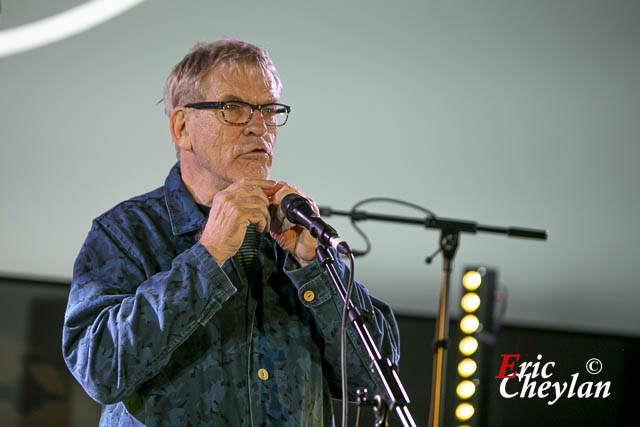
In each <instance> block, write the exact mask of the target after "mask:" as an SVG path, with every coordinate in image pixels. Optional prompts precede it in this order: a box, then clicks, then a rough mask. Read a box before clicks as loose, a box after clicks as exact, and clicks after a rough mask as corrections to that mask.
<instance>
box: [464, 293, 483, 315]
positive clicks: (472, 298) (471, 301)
mask: <svg viewBox="0 0 640 427" xmlns="http://www.w3.org/2000/svg"><path fill="white" fill-rule="evenodd" d="M460 305H461V306H462V309H463V310H464V311H466V312H467V313H473V312H474V311H476V310H477V309H478V307H480V297H479V296H478V294H476V293H475V292H468V293H466V294H465V295H464V296H463V297H462V300H461V301H460Z"/></svg>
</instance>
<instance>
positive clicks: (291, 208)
mask: <svg viewBox="0 0 640 427" xmlns="http://www.w3.org/2000/svg"><path fill="white" fill-rule="evenodd" d="M280 210H281V211H282V213H283V214H284V217H285V218H287V219H288V220H289V221H291V222H292V223H294V224H300V225H308V220H309V218H311V217H312V216H316V214H315V212H314V211H313V208H312V207H311V202H309V201H308V200H307V199H305V198H304V197H302V196H301V195H299V194H295V193H291V194H287V195H286V196H284V198H283V199H282V201H281V202H280Z"/></svg>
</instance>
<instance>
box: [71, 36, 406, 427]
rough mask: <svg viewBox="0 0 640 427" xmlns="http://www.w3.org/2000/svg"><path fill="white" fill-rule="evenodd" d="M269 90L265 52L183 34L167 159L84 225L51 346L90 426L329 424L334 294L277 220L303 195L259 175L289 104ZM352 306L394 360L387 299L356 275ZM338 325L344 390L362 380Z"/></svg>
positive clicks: (309, 250)
mask: <svg viewBox="0 0 640 427" xmlns="http://www.w3.org/2000/svg"><path fill="white" fill-rule="evenodd" d="M279 93H280V79H279V77H278V74H277V72H276V70H275V67H274V66H273V64H272V62H271V60H270V58H269V56H268V54H267V52H266V51H264V50H263V49H261V48H259V47H256V46H253V45H251V44H248V43H245V42H241V41H237V40H225V41H218V42H214V43H203V44H197V45H196V46H195V47H194V48H193V49H192V50H191V51H190V52H189V53H188V54H187V55H186V56H185V57H184V59H183V60H182V61H180V63H178V64H177V65H176V66H175V67H174V69H173V71H172V72H171V74H170V76H169V78H168V79H167V83H166V86H165V95H164V103H165V111H166V113H167V115H168V116H169V117H170V130H171V136H172V138H173V141H174V143H175V146H176V152H177V156H178V160H179V162H178V163H177V164H176V165H175V166H174V167H173V168H172V169H171V171H170V172H169V175H168V177H167V179H166V181H165V183H164V186H163V187H160V188H158V189H156V190H154V191H152V192H150V193H147V194H144V195H142V196H138V197H135V198H133V199H130V200H127V201H125V202H122V203H120V204H119V205H117V206H116V207H115V208H113V209H111V210H110V211H108V212H107V213H105V214H103V215H101V216H100V217H98V218H97V219H96V220H94V222H93V226H92V228H91V231H90V232H89V235H88V236H87V239H86V241H85V243H84V245H83V247H82V249H81V251H80V254H79V255H78V258H77V260H76V263H75V266H74V276H73V283H72V285H71V292H70V295H69V303H68V306H67V311H66V315H65V322H64V331H63V354H64V358H65V360H66V363H67V365H68V367H69V369H70V370H71V372H72V374H73V375H74V376H75V378H76V379H77V380H78V381H79V382H80V384H82V386H83V387H84V389H85V390H86V391H87V393H88V394H89V395H90V396H91V397H92V398H93V399H95V400H96V401H98V402H99V403H101V404H102V405H104V407H103V411H102V417H101V420H100V425H109V426H111V425H117V426H132V425H135V426H139V425H149V426H155V425H175V426H188V425H191V426H207V425H210V426H221V425H232V426H236V425H237V426H240V425H256V426H263V425H276V426H280V425H295V426H301V425H302V426H320V425H327V424H329V425H330V424H331V423H332V422H333V409H332V404H331V396H335V397H337V398H340V397H341V392H340V314H341V312H340V310H341V306H342V300H341V299H340V296H339V295H338V294H337V292H336V291H335V289H334V287H333V284H332V283H331V281H330V278H329V276H328V274H327V273H326V272H324V271H323V270H322V269H321V267H320V266H319V265H318V262H317V261H316V260H315V249H316V242H315V239H314V238H312V237H311V235H310V234H309V232H308V231H307V230H304V229H302V228H300V227H291V225H290V224H288V222H287V221H281V220H279V219H278V218H279V216H278V215H276V212H277V208H278V205H279V203H280V201H281V200H282V199H283V197H284V196H285V195H287V194H290V193H298V194H301V193H300V192H299V191H298V190H297V189H296V188H295V187H292V186H290V185H289V184H287V183H285V182H282V181H281V182H277V183H276V182H274V181H270V180H268V178H269V172H270V170H271V164H272V160H273V153H274V145H275V142H276V135H277V131H278V127H280V126H282V125H284V124H285V123H286V121H287V118H288V115H289V111H290V107H288V106H287V105H284V104H281V103H279ZM284 223H287V224H288V226H286V225H285V224H284ZM338 269H339V272H340V274H342V275H343V277H344V278H345V279H343V280H345V281H346V275H347V273H348V272H347V268H346V267H345V266H344V264H342V263H339V266H338ZM353 301H354V303H355V304H356V305H358V306H359V307H361V308H364V309H366V310H370V311H371V312H372V313H373V318H372V319H371V320H370V321H369V322H368V328H369V330H370V331H371V333H372V334H373V336H374V340H375V341H376V343H378V347H379V349H380V350H381V351H382V352H383V353H384V354H387V355H389V357H391V358H392V359H393V360H394V361H397V360H398V358H399V353H398V348H399V345H398V332H397V326H396V323H395V319H394V317H393V314H392V312H391V310H390V309H389V307H388V306H387V305H385V304H384V303H382V302H381V301H379V300H377V299H375V298H374V297H372V296H370V295H369V294H368V292H367V290H366V289H365V288H364V287H362V286H360V285H359V284H356V287H355V289H354V295H353ZM348 332H349V339H348V360H347V362H348V373H349V382H350V385H351V386H353V387H355V386H367V387H369V388H371V387H372V383H371V378H370V377H369V374H368V372H367V369H366V368H367V365H368V359H367V357H366V355H365V354H364V351H363V349H362V347H361V345H360V344H359V342H357V340H356V339H355V337H354V335H353V331H352V330H351V329H349V330H348ZM352 392H353V391H352V390H351V391H350V393H352ZM352 397H353V396H352Z"/></svg>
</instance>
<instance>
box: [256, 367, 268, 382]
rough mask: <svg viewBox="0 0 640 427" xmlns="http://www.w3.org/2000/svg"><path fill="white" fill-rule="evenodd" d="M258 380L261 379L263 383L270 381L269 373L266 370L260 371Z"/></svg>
mask: <svg viewBox="0 0 640 427" xmlns="http://www.w3.org/2000/svg"><path fill="white" fill-rule="evenodd" d="M258 378H260V379H261V380H262V381H266V380H268V379H269V372H268V371H267V370H266V369H264V368H260V369H258Z"/></svg>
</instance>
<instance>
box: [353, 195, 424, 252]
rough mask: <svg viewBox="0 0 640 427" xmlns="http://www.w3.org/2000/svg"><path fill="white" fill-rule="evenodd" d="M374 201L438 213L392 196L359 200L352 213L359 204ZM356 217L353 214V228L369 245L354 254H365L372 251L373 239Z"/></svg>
mask: <svg viewBox="0 0 640 427" xmlns="http://www.w3.org/2000/svg"><path fill="white" fill-rule="evenodd" d="M374 202H387V203H397V204H399V205H404V206H407V207H410V208H413V209H417V210H419V211H421V212H424V213H426V214H427V215H429V216H431V217H435V216H436V214H434V213H433V212H432V211H430V210H429V209H427V208H423V207H422V206H420V205H416V204H414V203H411V202H405V201H404V200H400V199H393V198H391V197H370V198H368V199H364V200H360V201H359V202H357V203H356V204H355V205H353V207H352V208H351V214H354V213H355V212H356V208H358V207H359V206H362V205H364V204H365V203H374ZM356 221H357V220H356V219H354V217H353V215H352V216H351V225H353V228H355V229H356V231H357V232H358V234H360V236H362V238H363V239H364V242H365V244H366V245H367V248H366V249H365V250H364V251H358V250H354V251H353V252H354V254H355V256H364V255H367V254H368V253H369V252H370V251H371V241H370V240H369V237H368V236H367V235H366V234H365V232H364V231H362V229H361V228H360V227H358V225H357V224H356Z"/></svg>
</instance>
